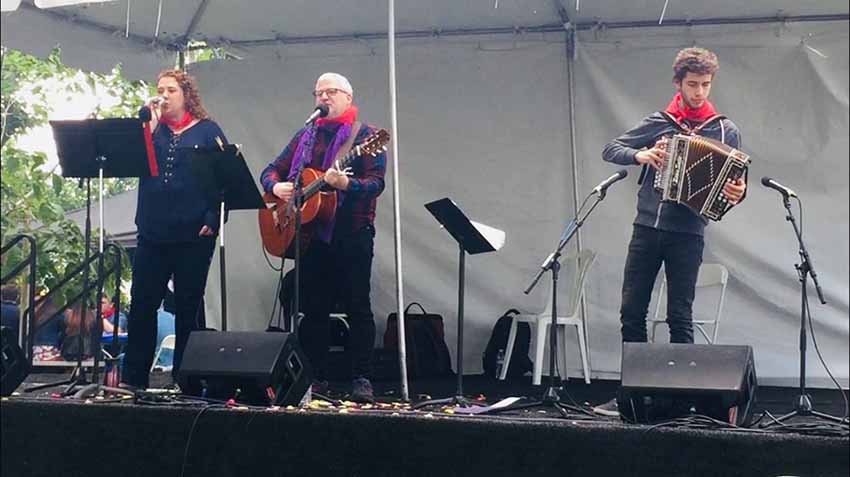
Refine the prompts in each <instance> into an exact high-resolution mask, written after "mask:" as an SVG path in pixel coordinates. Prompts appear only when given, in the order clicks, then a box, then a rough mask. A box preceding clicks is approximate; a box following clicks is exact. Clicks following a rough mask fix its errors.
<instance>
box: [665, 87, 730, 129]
mask: <svg viewBox="0 0 850 477" xmlns="http://www.w3.org/2000/svg"><path fill="white" fill-rule="evenodd" d="M683 108H684V109H683ZM664 111H665V112H667V113H670V115H672V116H673V117H674V118H676V121H678V122H680V123H681V122H682V120H685V121H688V122H689V123H692V124H701V123H703V122H705V120H707V119H708V118H710V117H712V116H716V115H717V110H716V109H714V105H713V104H711V102H710V101H709V100H707V99H706V100H705V101H704V102H703V103H702V106H700V107H699V108H697V109H694V108H691V107H690V106H688V105H687V103H685V101H684V100H682V93H676V96H673V100H672V101H670V104H668V105H667V109H665V110H664Z"/></svg>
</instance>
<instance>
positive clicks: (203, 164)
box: [189, 144, 266, 331]
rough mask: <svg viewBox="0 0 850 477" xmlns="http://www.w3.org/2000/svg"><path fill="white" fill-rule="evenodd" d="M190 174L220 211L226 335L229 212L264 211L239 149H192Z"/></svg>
mask: <svg viewBox="0 0 850 477" xmlns="http://www.w3.org/2000/svg"><path fill="white" fill-rule="evenodd" d="M189 160H190V167H191V169H192V174H193V175H194V177H195V179H196V180H197V181H198V184H199V185H200V187H201V190H202V191H203V194H204V195H205V196H206V198H207V202H208V203H209V204H216V205H217V206H218V209H219V228H218V230H219V249H218V251H219V255H218V256H219V264H220V274H221V277H220V280H219V281H220V283H221V331H227V283H226V282H227V268H226V265H225V259H224V250H225V249H224V223H225V221H226V217H227V213H228V212H229V211H231V210H256V209H262V208H265V206H266V204H265V202H264V201H263V197H262V195H260V192H259V190H258V189H257V185H256V183H254V177H253V176H252V175H251V171H250V170H249V169H248V164H246V163H245V157H244V156H243V155H242V151H241V149H240V147H239V145H236V144H222V145H221V146H220V147H211V148H201V147H195V148H193V149H192V150H191V151H190V153H189Z"/></svg>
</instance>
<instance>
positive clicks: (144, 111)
mask: <svg viewBox="0 0 850 477" xmlns="http://www.w3.org/2000/svg"><path fill="white" fill-rule="evenodd" d="M151 118H153V115H152V114H151V108H150V107H149V106H147V105H145V106H142V107H141V108H139V119H141V120H142V122H143V123H149V122H150V121H151Z"/></svg>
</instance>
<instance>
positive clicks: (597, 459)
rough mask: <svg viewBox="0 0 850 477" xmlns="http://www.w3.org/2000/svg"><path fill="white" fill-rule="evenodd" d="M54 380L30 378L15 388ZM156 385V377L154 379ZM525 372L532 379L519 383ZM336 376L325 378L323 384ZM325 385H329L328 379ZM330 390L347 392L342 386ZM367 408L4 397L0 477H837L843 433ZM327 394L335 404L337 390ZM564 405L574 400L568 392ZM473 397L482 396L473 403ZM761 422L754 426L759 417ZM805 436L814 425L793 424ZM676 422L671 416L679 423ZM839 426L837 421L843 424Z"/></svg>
mask: <svg viewBox="0 0 850 477" xmlns="http://www.w3.org/2000/svg"><path fill="white" fill-rule="evenodd" d="M61 377H62V376H60V375H56V374H31V375H30V376H29V377H28V379H27V382H26V383H25V384H24V385H23V386H22V387H21V388H19V391H20V390H21V389H22V388H23V387H25V386H27V385H32V384H35V383H44V382H53V381H55V380H57V379H60V378H61ZM155 377H156V379H154V380H153V384H154V385H157V383H167V382H169V381H170V380H169V379H167V377H165V376H163V375H155ZM526 379H530V378H526ZM454 383H455V380H454V379H451V378H450V379H441V380H427V381H425V380H421V381H414V382H413V383H411V397H412V398H414V400H416V401H418V400H420V399H422V398H424V397H425V395H426V394H427V395H429V396H432V397H447V396H452V395H453V394H454V385H455V384H454ZM529 383H530V381H526V380H521V381H519V382H510V383H508V382H495V381H493V380H491V379H490V378H487V377H485V376H468V377H466V379H465V388H464V389H465V391H466V393H465V394H466V396H467V397H470V398H479V399H482V400H486V402H489V403H494V402H496V401H497V400H499V399H500V398H502V397H506V396H530V397H535V396H538V395H539V394H540V393H541V392H542V389H541V388H540V387H533V386H531V385H530V384H529ZM332 384H334V383H332ZM617 384H618V383H617V382H614V381H594V382H593V383H592V384H591V385H585V384H584V383H583V382H580V381H579V380H571V381H570V382H568V383H567V385H566V387H565V389H566V391H567V392H568V393H569V398H572V401H574V402H575V404H578V405H584V404H586V403H591V404H596V403H598V402H601V401H604V400H607V399H608V398H610V397H611V396H613V394H614V392H615V390H616V387H617ZM332 388H333V387H332ZM336 388H337V389H341V390H342V389H344V388H345V384H344V383H341V384H340V386H338V387H336ZM375 388H376V395H377V396H378V398H379V403H378V404H376V405H374V406H358V405H351V404H348V405H346V404H342V405H337V406H335V405H328V404H327V403H317V402H316V401H314V402H313V404H312V405H311V406H309V407H307V408H304V409H297V408H288V407H280V408H256V407H248V406H239V405H236V406H227V405H225V404H212V405H210V404H207V405H204V404H197V403H193V404H190V403H185V402H182V403H178V404H175V403H167V402H163V403H156V402H153V401H151V400H148V401H145V402H137V403H134V402H133V401H132V399H131V400H125V401H123V402H117V403H112V402H103V401H99V400H94V401H79V400H71V399H62V398H59V397H58V396H57V394H56V393H57V392H59V391H61V390H62V388H61V387H57V388H53V389H48V390H44V391H38V392H35V393H20V394H18V395H13V396H12V397H9V398H3V401H2V405H0V410H2V436H3V439H2V474H3V475H4V476H40V475H56V476H59V475H61V476H86V477H89V476H97V475H122V476H128V477H129V476H146V477H149V476H160V475H162V476H180V475H186V476H205V477H206V476H240V475H269V476H288V475H353V476H380V475H387V476H390V475H392V476H420V475H421V476H443V475H451V476H454V475H457V476H470V475H480V476H501V475H524V476H526V475H594V476H600V475H618V476H619V475H635V476H644V475H646V476H649V475H652V476H659V475H712V476H719V475H722V476H737V475H739V476H778V475H797V476H833V475H834V476H846V475H848V472H850V463H849V462H848V450H850V449H848V447H850V446H848V443H850V440H848V436H847V433H846V431H845V432H844V433H843V435H814V434H812V433H811V432H809V433H805V434H801V433H799V432H789V430H788V429H780V430H770V431H768V430H763V429H758V428H757V427H758V426H756V428H753V429H738V430H731V429H721V428H718V427H715V428H714V429H709V428H697V427H699V426H696V427H695V423H694V422H692V423H691V426H687V427H682V426H681V425H680V426H672V425H662V426H658V425H656V426H648V425H634V424H626V423H623V422H621V421H620V420H619V419H616V418H603V417H591V416H589V415H585V414H571V415H570V416H569V417H568V418H562V417H561V416H560V414H559V413H558V412H557V411H555V410H554V409H551V408H548V409H542V408H538V409H531V410H527V411H512V412H510V413H504V414H500V415H486V416H463V415H460V414H457V413H454V414H452V413H448V412H446V410H445V409H439V408H432V409H429V410H419V411H413V410H411V409H410V406H409V405H408V404H403V403H400V402H399V400H398V386H397V383H393V382H376V383H375ZM796 391H797V390H796V389H792V388H772V387H760V388H759V389H758V394H757V405H756V410H755V414H756V415H761V414H762V413H763V412H764V411H768V412H770V413H772V415H779V414H781V413H784V412H786V411H788V410H790V406H791V403H792V401H793V399H794V397H795V395H796ZM811 394H812V397H813V401H814V406H815V408H816V409H817V410H819V411H821V412H827V413H830V414H834V415H839V416H840V415H842V414H843V413H844V401H843V400H842V398H841V395H840V394H839V393H838V392H837V391H834V390H822V389H817V390H812V391H811ZM332 397H341V398H344V394H337V395H335V396H332ZM569 398H568V399H567V402H571V401H570V399H569ZM481 402H483V401H481ZM769 419H770V418H769V417H764V418H763V419H762V423H764V422H765V421H766V420H769ZM801 422H802V423H805V424H806V426H807V428H808V429H809V431H811V426H812V424H814V421H811V420H809V419H804V420H801V421H796V423H797V424H800V423H801ZM680 424H681V423H680ZM845 429H846V427H845Z"/></svg>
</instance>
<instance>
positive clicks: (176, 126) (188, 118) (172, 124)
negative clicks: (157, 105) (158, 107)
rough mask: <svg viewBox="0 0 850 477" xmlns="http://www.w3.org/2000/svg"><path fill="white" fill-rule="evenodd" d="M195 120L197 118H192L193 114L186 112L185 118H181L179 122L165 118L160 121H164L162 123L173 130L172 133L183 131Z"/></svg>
mask: <svg viewBox="0 0 850 477" xmlns="http://www.w3.org/2000/svg"><path fill="white" fill-rule="evenodd" d="M194 120H195V117H194V116H192V115H191V114H189V111H186V112H184V113H183V117H182V118H180V119H179V120H178V121H172V120H171V119H169V118H167V117H165V116H163V117H162V119H161V120H160V121H162V123H163V124H165V125H166V126H168V128H169V129H171V130H172V131H180V130H181V129H183V128H185V127H186V126H188V125H189V123H191V122H192V121H194Z"/></svg>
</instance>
